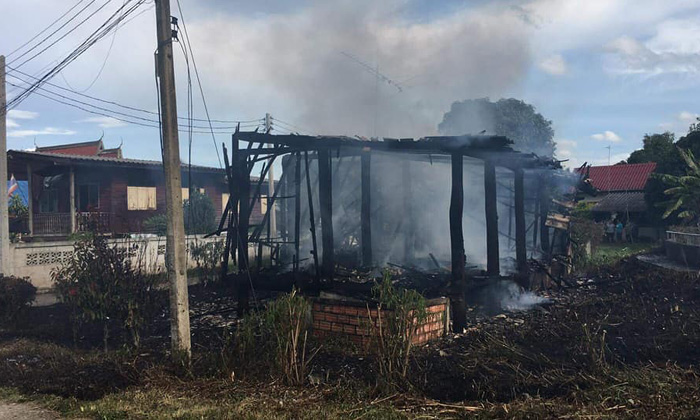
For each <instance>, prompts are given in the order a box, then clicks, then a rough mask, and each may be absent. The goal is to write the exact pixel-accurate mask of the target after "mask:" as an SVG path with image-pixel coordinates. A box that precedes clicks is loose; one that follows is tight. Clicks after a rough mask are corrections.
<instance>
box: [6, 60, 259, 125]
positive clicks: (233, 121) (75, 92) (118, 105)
mask: <svg viewBox="0 0 700 420" xmlns="http://www.w3.org/2000/svg"><path fill="white" fill-rule="evenodd" d="M7 67H8V68H9V69H10V70H11V72H14V73H19V74H21V75H23V76H26V77H29V78H32V79H35V80H39V78H37V77H35V76H32V75H30V74H27V73H24V72H22V71H20V70H17V69H15V68H12V67H10V66H7ZM12 77H15V78H17V79H19V80H22V81H23V82H24V83H27V84H31V83H30V82H27V81H26V80H23V79H21V78H19V77H17V76H14V75H13V76H12ZM46 84H47V85H49V86H51V87H54V88H56V89H60V90H63V91H66V92H70V93H73V94H76V95H79V96H82V97H84V98H87V99H91V100H93V101H97V102H102V103H105V104H109V105H114V106H117V107H120V108H124V109H128V110H131V111H137V112H143V113H146V114H150V115H154V116H158V115H159V114H158V113H157V112H154V111H148V110H146V109H142V108H137V107H134V106H129V105H123V104H120V103H118V102H115V101H110V100H105V99H100V98H97V97H95V96H91V95H86V94H85V93H81V92H77V91H75V90H72V89H67V88H65V87H63V86H60V85H57V84H55V83H51V82H46ZM179 119H185V117H179ZM192 120H193V121H198V122H208V121H211V122H213V123H221V124H238V123H241V124H246V123H261V122H262V121H263V118H257V119H252V120H214V119H213V120H206V119H201V118H192Z"/></svg>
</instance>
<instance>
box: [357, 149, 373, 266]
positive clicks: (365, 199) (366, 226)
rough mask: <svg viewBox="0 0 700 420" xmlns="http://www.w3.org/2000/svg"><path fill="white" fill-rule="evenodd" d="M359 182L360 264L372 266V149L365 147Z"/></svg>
mask: <svg viewBox="0 0 700 420" xmlns="http://www.w3.org/2000/svg"><path fill="white" fill-rule="evenodd" d="M360 159H361V161H360V181H361V187H360V188H361V189H362V191H361V204H360V206H361V207H360V224H361V231H362V264H363V265H364V266H367V267H368V266H371V265H372V224H371V221H370V219H371V216H372V214H371V212H372V211H371V201H370V200H371V194H370V191H371V185H370V184H371V182H372V177H371V172H370V167H371V162H372V149H370V148H369V147H365V148H363V149H362V155H361V157H360Z"/></svg>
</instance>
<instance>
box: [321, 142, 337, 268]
mask: <svg viewBox="0 0 700 420" xmlns="http://www.w3.org/2000/svg"><path fill="white" fill-rule="evenodd" d="M318 202H319V206H320V207H321V244H322V246H323V255H322V258H321V272H322V273H323V276H324V277H325V278H326V279H327V280H331V279H332V278H333V266H334V265H335V264H334V259H333V254H334V252H333V187H332V176H331V156H330V153H329V151H328V149H320V150H319V151H318Z"/></svg>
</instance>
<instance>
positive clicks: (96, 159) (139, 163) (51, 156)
mask: <svg viewBox="0 0 700 420" xmlns="http://www.w3.org/2000/svg"><path fill="white" fill-rule="evenodd" d="M7 153H8V155H10V156H17V157H20V158H22V157H23V158H28V159H31V158H39V159H44V160H51V161H54V162H57V163H80V162H82V163H85V164H87V163H94V164H98V165H99V164H105V165H110V166H127V167H128V166H132V167H158V168H160V167H162V166H163V164H162V163H161V162H159V161H157V160H143V159H127V158H117V157H110V156H84V155H67V154H57V153H49V152H30V151H24V150H22V151H20V150H8V151H7ZM187 167H188V165H187V164H182V168H183V169H186V168H187ZM192 169H193V170H196V171H199V172H218V173H222V174H223V173H224V170H223V169H219V168H212V167H209V166H200V165H192Z"/></svg>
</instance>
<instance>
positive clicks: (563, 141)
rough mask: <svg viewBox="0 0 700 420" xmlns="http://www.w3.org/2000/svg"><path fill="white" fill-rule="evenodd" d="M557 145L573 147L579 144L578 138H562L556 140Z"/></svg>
mask: <svg viewBox="0 0 700 420" xmlns="http://www.w3.org/2000/svg"><path fill="white" fill-rule="evenodd" d="M556 143H557V147H566V148H572V147H576V146H578V143H577V142H576V140H567V139H561V140H556Z"/></svg>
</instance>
